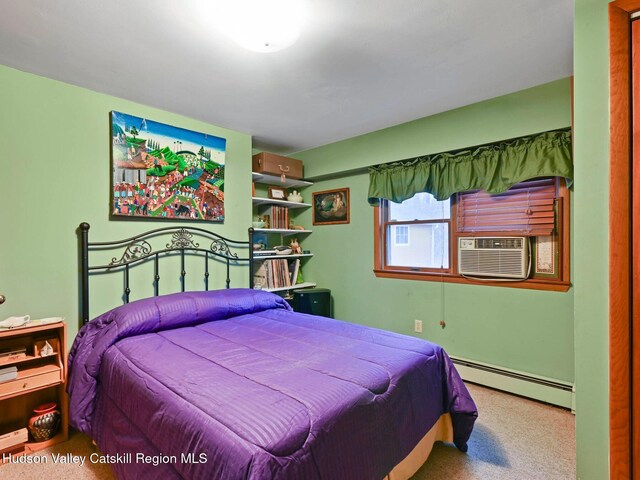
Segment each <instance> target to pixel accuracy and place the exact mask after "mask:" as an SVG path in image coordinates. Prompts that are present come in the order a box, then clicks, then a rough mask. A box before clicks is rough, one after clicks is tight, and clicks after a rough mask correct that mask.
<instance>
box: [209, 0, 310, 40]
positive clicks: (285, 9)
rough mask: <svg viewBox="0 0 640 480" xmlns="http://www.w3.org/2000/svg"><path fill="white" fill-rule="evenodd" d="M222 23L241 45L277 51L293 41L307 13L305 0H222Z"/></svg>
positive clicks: (298, 34)
mask: <svg viewBox="0 0 640 480" xmlns="http://www.w3.org/2000/svg"><path fill="white" fill-rule="evenodd" d="M225 3H226V5H224V6H223V7H222V9H223V11H224V13H223V18H222V19H221V20H222V26H223V28H224V30H225V31H226V32H227V34H228V35H229V36H230V37H231V38H232V39H233V40H234V41H235V42H236V43H237V44H238V45H240V46H242V47H244V48H247V49H249V50H253V51H255V52H264V53H270V52H277V51H278V50H283V49H285V48H287V47H289V46H291V45H293V44H294V43H295V41H296V40H297V39H298V37H299V36H300V32H301V31H302V26H303V24H304V21H305V19H306V16H307V11H306V5H305V1H304V0H232V1H230V2H225Z"/></svg>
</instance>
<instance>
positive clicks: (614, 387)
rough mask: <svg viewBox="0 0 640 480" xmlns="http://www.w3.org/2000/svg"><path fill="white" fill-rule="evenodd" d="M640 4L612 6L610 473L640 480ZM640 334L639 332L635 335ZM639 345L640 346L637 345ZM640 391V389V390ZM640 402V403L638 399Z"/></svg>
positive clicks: (629, 1) (621, 1)
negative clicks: (639, 161)
mask: <svg viewBox="0 0 640 480" xmlns="http://www.w3.org/2000/svg"><path fill="white" fill-rule="evenodd" d="M638 10H640V0H616V1H614V2H611V3H610V4H609V80H610V83H609V109H610V111H609V113H610V117H609V121H610V123H609V129H610V130H609V132H610V133H609V161H610V166H609V173H610V178H609V454H610V460H609V474H610V479H611V480H623V479H625V480H626V479H632V478H640V475H639V474H638V473H639V471H638V468H639V467H640V465H636V464H635V463H634V462H633V460H634V458H633V457H634V456H633V447H634V445H637V444H638V443H637V442H634V439H633V437H634V434H633V427H632V422H633V418H632V406H633V395H632V388H633V382H632V368H631V362H632V360H633V354H634V353H633V348H632V333H633V329H632V326H633V318H632V315H633V308H632V301H633V295H632V288H633V282H632V271H631V264H632V262H631V259H632V254H633V244H632V228H631V226H632V201H633V192H632V183H631V175H630V174H631V172H632V154H631V152H632V140H633V137H632V130H631V129H632V126H631V102H632V97H631V92H632V90H631V88H632V84H631V13H633V12H635V11H638ZM635 335H636V336H637V335H638V332H635ZM636 344H638V343H636ZM636 388H637V386H636ZM636 401H637V400H636Z"/></svg>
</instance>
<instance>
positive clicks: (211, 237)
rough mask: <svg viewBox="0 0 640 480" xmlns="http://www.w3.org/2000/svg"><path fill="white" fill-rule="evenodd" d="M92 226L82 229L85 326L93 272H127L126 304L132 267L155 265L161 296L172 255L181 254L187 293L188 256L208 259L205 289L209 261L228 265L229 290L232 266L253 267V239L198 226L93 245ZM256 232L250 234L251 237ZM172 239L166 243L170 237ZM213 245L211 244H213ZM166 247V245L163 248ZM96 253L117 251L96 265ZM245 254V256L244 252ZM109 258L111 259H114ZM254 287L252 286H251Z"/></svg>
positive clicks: (206, 280)
mask: <svg viewBox="0 0 640 480" xmlns="http://www.w3.org/2000/svg"><path fill="white" fill-rule="evenodd" d="M89 229H90V226H89V224H88V223H86V222H83V223H81V224H80V226H79V227H78V234H79V237H80V274H81V279H80V280H81V281H80V289H81V312H80V314H81V319H82V323H83V324H85V323H87V322H88V321H89V278H90V275H91V274H92V273H111V272H116V271H122V272H124V289H123V297H124V301H125V303H128V302H129V297H130V294H131V288H130V285H129V270H130V266H132V265H134V264H138V263H144V262H147V261H150V262H153V265H154V275H153V289H154V295H156V296H157V295H159V286H160V271H159V262H160V259H161V258H163V257H165V256H168V255H171V254H178V255H180V266H181V270H180V284H181V290H182V291H183V292H184V291H185V277H186V275H187V272H186V266H185V255H186V254H189V255H194V254H195V255H199V256H202V257H203V258H204V275H203V281H204V288H205V290H209V275H210V272H209V261H210V260H212V261H221V262H223V263H224V264H226V279H225V283H226V288H230V284H231V279H230V274H231V266H232V265H240V264H243V263H245V262H246V263H247V264H250V262H249V258H250V252H249V247H250V243H251V241H250V239H248V240H230V239H228V238H225V237H222V236H220V235H218V234H216V233H213V232H210V231H209V230H206V229H203V228H198V227H164V228H156V229H154V230H149V231H148V232H145V233H141V234H139V235H135V236H133V237H129V238H125V239H122V240H114V241H109V242H89ZM251 230H252V229H250V231H249V237H251V234H252V232H251ZM167 237H168V240H162V239H163V238H167ZM152 240H153V243H155V244H159V245H160V248H156V249H154V246H153V244H152ZM209 242H210V243H209ZM201 243H206V244H209V246H208V248H206V247H201V246H200V245H201ZM162 244H164V246H162ZM94 251H117V252H116V253H115V254H111V255H114V256H112V257H111V261H110V262H108V263H103V264H97V265H93V264H91V263H90V260H89V255H90V253H91V252H94ZM241 252H242V253H241ZM111 255H109V256H111ZM249 286H250V285H249Z"/></svg>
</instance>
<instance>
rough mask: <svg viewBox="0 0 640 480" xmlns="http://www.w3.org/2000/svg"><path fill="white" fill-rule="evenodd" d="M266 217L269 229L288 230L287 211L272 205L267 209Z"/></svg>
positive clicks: (285, 208)
mask: <svg viewBox="0 0 640 480" xmlns="http://www.w3.org/2000/svg"><path fill="white" fill-rule="evenodd" d="M267 215H269V218H270V225H269V228H275V229H284V230H286V229H288V228H289V209H288V208H287V207H280V206H277V205H272V206H270V207H269V208H268V209H267Z"/></svg>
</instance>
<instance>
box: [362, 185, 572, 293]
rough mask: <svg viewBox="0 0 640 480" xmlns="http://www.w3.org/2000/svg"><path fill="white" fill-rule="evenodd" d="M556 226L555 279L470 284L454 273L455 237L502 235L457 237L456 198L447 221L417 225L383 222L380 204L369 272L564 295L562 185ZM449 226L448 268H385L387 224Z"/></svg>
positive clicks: (566, 207) (565, 209)
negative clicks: (557, 269)
mask: <svg viewBox="0 0 640 480" xmlns="http://www.w3.org/2000/svg"><path fill="white" fill-rule="evenodd" d="M558 197H559V199H560V200H559V203H558V224H559V225H561V232H560V233H561V236H560V238H559V239H558V243H559V247H558V254H559V257H558V268H559V269H560V272H559V276H558V278H529V279H527V280H523V281H515V282H500V281H491V280H487V281H483V280H474V279H471V278H467V277H463V276H461V275H459V274H457V273H455V272H457V271H458V255H457V253H458V252H457V245H458V237H460V236H462V237H469V236H477V237H483V236H491V235H496V236H505V235H507V234H506V233H505V232H482V234H476V235H472V234H468V233H458V231H457V228H455V225H456V221H457V198H455V197H451V205H450V208H451V216H450V219H449V220H446V219H444V220H421V221H413V222H412V221H406V222H398V221H393V222H384V221H383V215H386V213H385V211H384V210H385V209H386V206H385V205H386V204H385V202H382V204H381V205H382V206H376V207H374V208H373V222H374V240H373V250H374V261H373V272H374V274H375V276H376V277H378V278H395V279H403V280H421V281H430V282H443V283H459V284H466V285H486V286H493V287H508V288H526V289H530V290H547V291H554V292H566V291H568V290H569V288H571V281H570V271H569V269H570V258H571V256H570V228H571V223H570V211H571V205H570V202H569V189H568V188H567V187H566V183H565V182H564V180H563V181H561V182H560V186H559V189H558ZM444 222H449V235H450V238H451V240H450V242H449V268H448V269H446V270H441V269H426V268H411V267H393V266H385V259H384V256H385V252H386V235H385V229H386V226H387V225H390V224H394V225H395V224H412V223H444Z"/></svg>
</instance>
